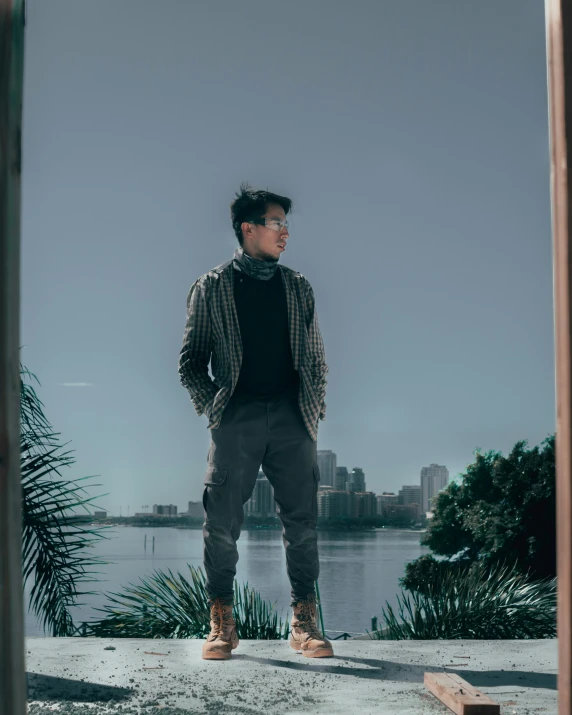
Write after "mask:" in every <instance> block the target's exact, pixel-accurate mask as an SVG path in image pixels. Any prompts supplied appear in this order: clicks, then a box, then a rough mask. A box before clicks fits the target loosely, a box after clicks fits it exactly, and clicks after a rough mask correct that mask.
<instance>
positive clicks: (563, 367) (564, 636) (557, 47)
mask: <svg viewBox="0 0 572 715" xmlns="http://www.w3.org/2000/svg"><path fill="white" fill-rule="evenodd" d="M545 17H546V48H547V73H548V113H549V129H550V189H551V192H550V193H551V208H552V246H553V277H554V332H555V359H556V368H555V369H556V534H557V537H556V554H557V561H556V571H557V574H558V582H557V584H558V585H557V588H558V616H557V636H558V712H559V713H560V715H570V713H571V712H572V699H571V680H572V630H571V629H572V489H571V483H570V479H571V444H572V435H571V428H572V419H571V389H572V380H571V375H570V366H571V361H570V335H571V333H572V325H571V322H570V321H571V316H572V310H571V307H570V306H571V298H572V294H571V285H570V260H571V256H572V251H571V246H570V238H571V236H572V230H571V226H570V220H571V213H570V211H569V208H568V207H569V204H570V184H569V182H568V170H567V167H568V166H569V165H570V161H571V158H572V157H571V156H570V147H571V142H568V137H569V134H570V132H571V131H572V102H571V100H572V34H571V30H572V8H571V3H570V0H546V3H545Z"/></svg>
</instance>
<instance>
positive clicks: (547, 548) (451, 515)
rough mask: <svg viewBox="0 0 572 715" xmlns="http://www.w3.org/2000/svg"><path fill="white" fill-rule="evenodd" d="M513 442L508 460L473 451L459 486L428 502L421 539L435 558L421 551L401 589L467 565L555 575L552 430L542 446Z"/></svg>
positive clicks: (420, 587)
mask: <svg viewBox="0 0 572 715" xmlns="http://www.w3.org/2000/svg"><path fill="white" fill-rule="evenodd" d="M526 445H527V440H521V441H520V442H517V443H516V445H515V446H514V447H513V449H512V452H511V453H510V454H509V456H508V457H504V456H503V455H502V454H501V453H500V452H493V451H490V452H487V453H485V454H481V453H480V451H479V450H477V451H476V458H475V461H474V463H473V464H470V465H469V466H468V467H467V472H466V474H464V475H462V482H461V483H460V484H458V483H456V482H451V483H450V484H449V485H448V486H447V487H446V488H445V489H444V490H443V491H441V492H440V493H439V494H438V495H437V497H436V498H435V500H434V512H433V517H432V519H430V520H429V524H428V527H427V531H426V533H425V535H424V537H423V538H422V540H421V543H422V544H423V545H424V546H429V547H430V548H431V550H432V551H433V552H434V553H435V554H437V555H440V556H443V557H447V558H446V559H445V560H441V561H438V560H436V559H435V558H434V557H433V556H432V555H426V556H422V557H421V558H420V559H416V560H415V561H412V562H410V563H409V564H407V566H406V575H405V577H404V578H403V579H400V583H401V584H402V585H403V586H404V587H405V588H410V589H416V590H423V588H424V586H423V584H424V583H427V579H431V578H432V577H435V576H436V575H438V574H441V573H443V572H445V571H447V570H450V569H457V570H459V569H460V570H463V569H464V568H467V567H470V566H471V565H472V564H476V563H478V564H482V565H483V566H491V567H492V566H494V565H496V564H498V563H500V562H503V563H504V562H505V561H506V562H514V563H515V565H516V568H517V569H518V570H519V571H520V572H521V573H525V572H527V573H528V574H529V575H530V577H531V578H533V579H537V580H542V579H546V578H553V577H555V576H556V465H555V451H554V448H555V435H551V436H549V437H547V438H546V439H545V440H544V441H543V442H542V445H544V448H543V449H539V448H538V447H534V449H528V450H527V449H526Z"/></svg>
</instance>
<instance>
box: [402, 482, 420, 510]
mask: <svg viewBox="0 0 572 715" xmlns="http://www.w3.org/2000/svg"><path fill="white" fill-rule="evenodd" d="M398 504H401V505H402V506H403V505H407V504H419V506H420V507H421V487H420V486H417V485H415V484H412V485H408V486H403V487H401V489H400V490H399V500H398Z"/></svg>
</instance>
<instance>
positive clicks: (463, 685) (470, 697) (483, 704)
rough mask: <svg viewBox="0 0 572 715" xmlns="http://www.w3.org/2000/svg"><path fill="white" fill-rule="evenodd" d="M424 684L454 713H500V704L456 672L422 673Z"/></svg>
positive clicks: (470, 714) (490, 714) (484, 714)
mask: <svg viewBox="0 0 572 715" xmlns="http://www.w3.org/2000/svg"><path fill="white" fill-rule="evenodd" d="M423 683H424V685H425V686H426V687H427V688H428V689H429V690H430V691H431V692H432V693H433V695H435V697H437V698H439V700H440V701H441V702H442V703H443V704H444V705H446V706H447V707H448V708H449V709H450V710H452V711H453V712H454V713H455V714H456V715H500V705H499V704H498V703H495V701H494V700H491V699H490V698H489V696H488V695H485V694H484V693H481V691H480V690H477V688H474V687H473V686H472V685H471V684H470V683H467V681H466V680H463V678H461V676H460V675H457V674H456V673H424V676H423Z"/></svg>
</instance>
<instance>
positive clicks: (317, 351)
mask: <svg viewBox="0 0 572 715" xmlns="http://www.w3.org/2000/svg"><path fill="white" fill-rule="evenodd" d="M306 308H307V310H306V320H307V325H306V327H307V328H308V352H309V354H310V364H311V372H312V382H313V384H314V389H315V390H316V395H317V397H318V400H319V401H320V419H321V420H325V419H326V385H327V379H326V375H327V374H328V366H327V364H326V354H325V350H324V341H323V339H322V334H321V332H320V326H319V323H318V313H317V311H316V300H315V296H314V291H313V289H312V286H311V285H310V283H309V281H308V280H306Z"/></svg>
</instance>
